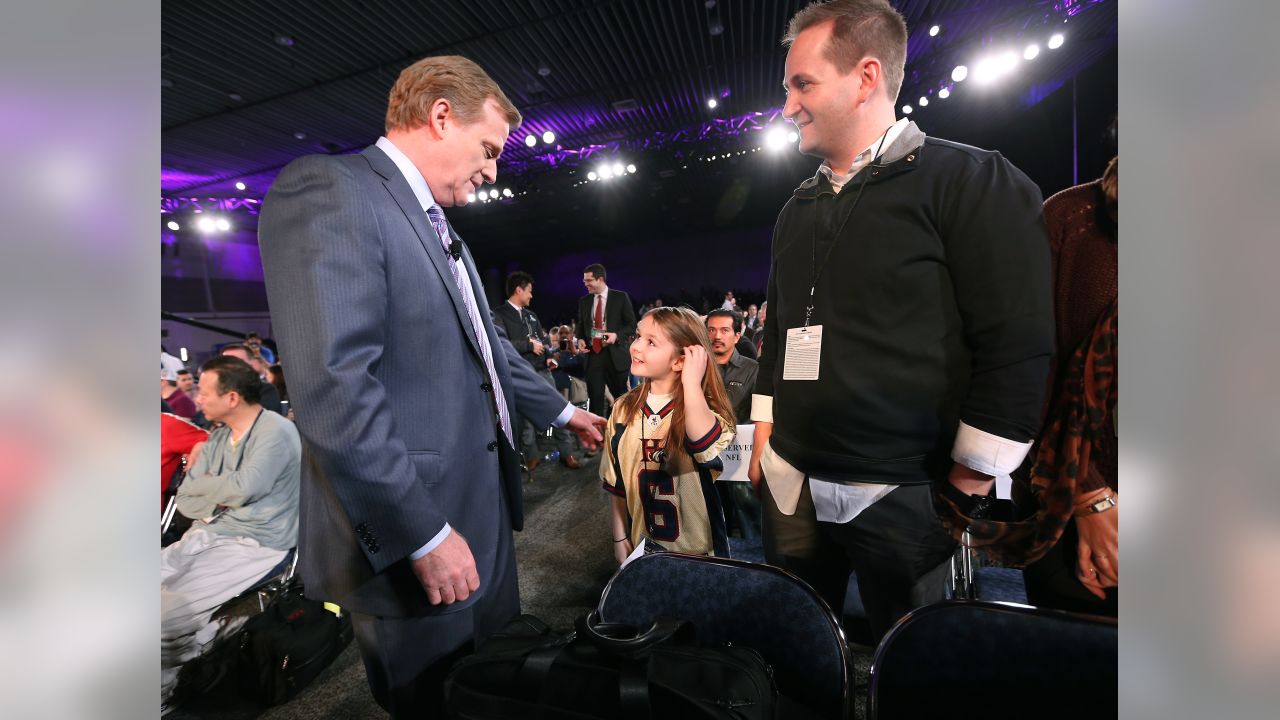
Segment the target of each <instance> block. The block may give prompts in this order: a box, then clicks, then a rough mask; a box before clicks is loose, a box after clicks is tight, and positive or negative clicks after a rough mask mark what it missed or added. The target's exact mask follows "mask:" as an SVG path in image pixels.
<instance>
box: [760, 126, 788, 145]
mask: <svg viewBox="0 0 1280 720" xmlns="http://www.w3.org/2000/svg"><path fill="white" fill-rule="evenodd" d="M764 144H765V145H767V146H769V149H770V150H777V149H779V148H781V147H782V146H784V145H786V144H787V131H786V130H783V129H782V128H780V127H773V128H769V132H768V133H767V134H765V136H764Z"/></svg>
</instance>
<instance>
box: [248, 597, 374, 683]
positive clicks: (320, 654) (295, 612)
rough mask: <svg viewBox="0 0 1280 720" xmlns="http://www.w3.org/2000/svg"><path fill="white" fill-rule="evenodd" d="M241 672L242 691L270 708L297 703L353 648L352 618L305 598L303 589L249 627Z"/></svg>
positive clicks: (283, 598)
mask: <svg viewBox="0 0 1280 720" xmlns="http://www.w3.org/2000/svg"><path fill="white" fill-rule="evenodd" d="M241 632H242V633H243V635H242V639H241V643H240V652H239V657H238V658H237V666H238V671H239V676H240V685H241V688H242V689H244V690H245V691H246V692H247V693H248V694H250V695H252V696H254V697H256V698H257V699H258V700H259V701H261V702H263V703H266V704H267V705H276V704H278V703H282V702H285V701H287V700H290V699H292V698H293V696H295V695H297V694H298V691H300V690H301V689H302V688H304V687H306V686H307V685H308V684H310V683H311V681H313V680H315V679H316V676H317V675H319V674H320V672H321V671H323V670H324V669H325V668H326V667H328V666H329V663H331V662H333V660H334V658H336V657H338V655H339V654H340V653H341V652H342V650H343V649H344V648H345V647H346V646H347V644H348V643H350V642H351V638H352V629H351V617H350V616H349V615H348V614H347V613H346V612H342V613H340V614H334V613H332V612H329V611H328V610H327V609H325V607H324V603H321V602H319V601H317V600H312V599H311V598H308V597H304V596H303V595H302V592H301V587H300V585H296V584H295V585H294V586H292V587H290V588H289V589H288V590H286V591H285V594H284V595H283V596H281V597H280V598H279V599H278V600H277V601H276V602H275V603H274V604H273V605H272V606H271V607H269V608H267V610H266V612H263V613H261V614H259V615H255V616H254V617H252V618H250V619H249V621H248V622H247V623H245V625H244V628H243V630H242V631H241Z"/></svg>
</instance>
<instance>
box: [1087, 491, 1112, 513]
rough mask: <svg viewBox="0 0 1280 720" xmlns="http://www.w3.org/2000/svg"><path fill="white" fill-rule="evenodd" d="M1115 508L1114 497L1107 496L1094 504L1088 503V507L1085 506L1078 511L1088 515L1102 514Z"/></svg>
mask: <svg viewBox="0 0 1280 720" xmlns="http://www.w3.org/2000/svg"><path fill="white" fill-rule="evenodd" d="M1115 506H1116V496H1115V495H1108V496H1106V497H1104V498H1102V499H1100V500H1098V501H1096V502H1092V503H1089V504H1088V505H1085V506H1084V507H1082V508H1080V510H1081V511H1087V512H1089V513H1104V512H1106V511H1108V510H1110V509H1111V508H1113V507H1115Z"/></svg>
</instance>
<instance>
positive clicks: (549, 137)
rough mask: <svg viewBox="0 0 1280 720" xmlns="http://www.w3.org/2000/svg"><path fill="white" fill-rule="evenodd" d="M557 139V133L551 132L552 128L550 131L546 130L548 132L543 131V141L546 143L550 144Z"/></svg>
mask: <svg viewBox="0 0 1280 720" xmlns="http://www.w3.org/2000/svg"><path fill="white" fill-rule="evenodd" d="M555 141H556V134H555V133H553V132H551V131H550V130H548V131H546V132H544V133H542V142H544V143H546V144H548V145H550V144H551V143H553V142H555Z"/></svg>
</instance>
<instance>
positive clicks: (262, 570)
mask: <svg viewBox="0 0 1280 720" xmlns="http://www.w3.org/2000/svg"><path fill="white" fill-rule="evenodd" d="M262 385H263V383H262V380H261V379H260V378H259V377H258V373H257V372H256V371H254V369H253V368H252V367H250V366H249V365H248V363H246V362H244V361H243V360H241V359H239V358H235V357H230V356H226V355H223V356H219V357H216V358H214V359H212V360H210V361H209V362H207V363H205V365H204V368H203V372H202V373H201V375H200V391H199V393H198V394H197V395H196V401H197V403H198V404H199V405H200V407H201V409H202V410H203V411H204V414H205V417H207V418H208V419H209V421H210V422H215V423H220V426H219V427H217V429H215V430H213V432H211V433H210V435H209V439H208V440H207V441H205V442H203V443H200V444H199V445H197V446H196V447H195V448H193V450H192V452H191V457H192V464H191V470H190V471H189V472H188V474H187V477H186V479H185V480H184V481H183V482H182V485H181V486H180V487H179V489H178V495H177V498H178V500H177V505H178V511H179V512H181V513H182V514H183V515H185V516H187V517H189V518H191V519H192V520H194V521H195V522H193V523H192V525H191V529H189V530H188V531H187V532H186V534H184V535H183V536H182V539H181V540H179V541H178V542H176V543H173V544H172V545H170V546H168V547H166V548H164V549H163V550H162V551H161V552H160V609H161V619H160V647H161V701H162V702H164V701H165V700H168V698H169V696H170V695H171V694H172V692H173V689H174V687H175V686H176V685H177V677H178V670H179V669H180V668H181V667H182V665H183V664H184V663H186V662H189V661H190V660H192V659H193V658H195V657H196V656H198V655H199V654H200V653H201V652H202V650H203V648H204V646H205V645H206V644H207V643H209V642H210V641H211V640H212V639H213V638H214V636H215V635H216V634H217V632H218V630H219V625H218V623H216V622H211V621H210V618H211V617H212V615H213V613H214V611H215V610H217V609H218V607H219V606H220V605H222V604H223V603H225V602H226V601H228V600H230V599H231V598H233V597H235V596H236V595H239V594H240V593H242V592H244V591H245V590H247V589H248V588H250V587H252V586H253V585H255V584H256V583H257V582H258V581H259V580H261V579H262V578H263V577H264V576H265V575H266V574H267V573H268V572H270V571H271V569H272V568H273V567H275V566H276V565H277V564H279V563H280V561H281V560H283V559H284V558H285V556H286V555H287V554H288V551H289V550H290V549H291V548H293V547H294V546H295V545H297V542H298V477H299V469H300V466H301V458H302V444H301V441H300V440H299V439H298V431H297V430H296V429H294V426H293V423H292V422H290V421H289V420H286V419H285V418H284V416H282V415H278V414H276V413H272V412H265V411H264V410H263V408H262V405H261V398H262Z"/></svg>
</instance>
